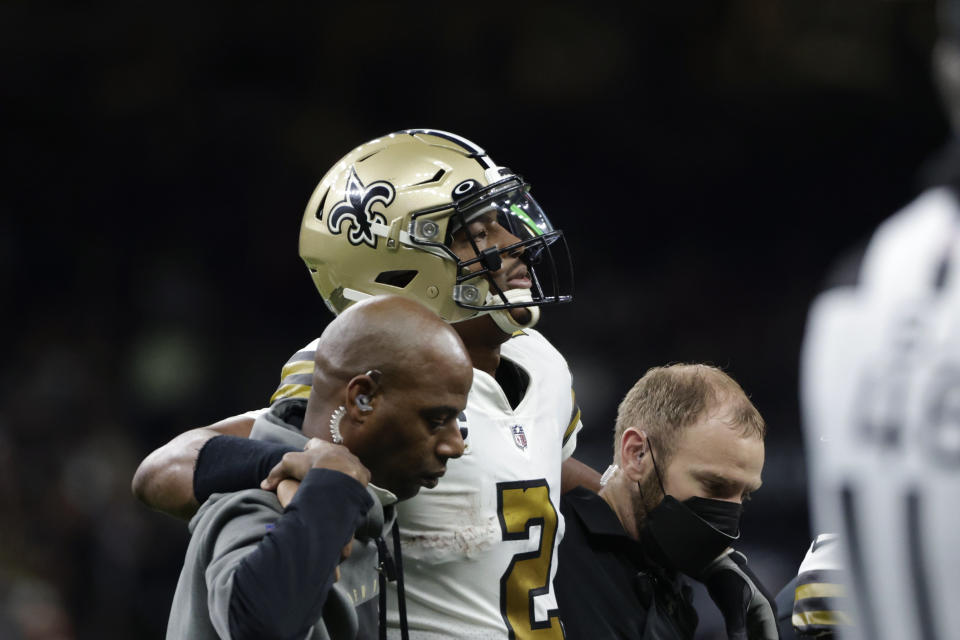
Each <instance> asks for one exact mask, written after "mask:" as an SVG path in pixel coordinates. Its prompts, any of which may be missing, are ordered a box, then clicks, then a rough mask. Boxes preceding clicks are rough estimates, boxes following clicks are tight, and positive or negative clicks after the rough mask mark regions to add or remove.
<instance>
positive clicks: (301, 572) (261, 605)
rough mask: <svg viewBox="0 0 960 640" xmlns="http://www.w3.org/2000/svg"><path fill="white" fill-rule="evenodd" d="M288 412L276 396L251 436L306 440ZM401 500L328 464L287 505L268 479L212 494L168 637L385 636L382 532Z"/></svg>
mask: <svg viewBox="0 0 960 640" xmlns="http://www.w3.org/2000/svg"><path fill="white" fill-rule="evenodd" d="M298 409H302V407H299V408H298ZM289 413H290V407H289V406H287V407H284V408H282V409H280V410H278V406H275V407H274V408H273V409H272V410H271V411H269V412H267V413H265V414H263V415H262V416H260V417H259V418H257V420H256V422H255V423H254V427H253V431H252V433H251V434H250V437H251V438H255V439H259V440H267V441H271V442H275V443H280V444H286V445H291V446H293V447H296V448H297V449H302V448H303V446H304V445H305V444H306V442H307V438H306V437H305V436H304V435H303V434H302V433H300V431H299V430H298V429H297V428H296V427H295V426H293V425H291V424H289V423H287V422H284V420H283V419H282V418H281V416H287V415H289ZM301 415H302V414H301ZM298 417H299V416H298ZM394 502H396V498H395V497H393V496H392V494H390V493H389V492H386V491H382V490H379V489H378V488H376V487H373V486H372V485H371V486H370V487H368V488H367V489H364V488H363V487H362V485H360V483H358V482H357V481H356V480H354V479H352V478H350V477H349V476H347V475H345V474H342V473H339V472H336V471H331V470H328V469H313V470H311V471H310V472H309V473H308V474H307V477H306V478H304V481H303V482H302V483H301V485H300V488H299V490H298V491H297V494H296V496H295V497H294V498H293V500H292V501H291V502H290V504H289V505H288V506H287V509H286V510H284V509H283V507H281V506H280V502H279V501H278V500H277V496H276V495H275V494H274V493H271V492H268V491H263V490H260V489H249V490H246V491H239V492H236V493H226V494H224V493H220V494H214V495H212V496H211V497H210V499H208V500H207V501H206V502H205V503H204V504H203V506H201V508H200V510H199V511H198V512H197V514H196V515H195V516H194V517H193V519H192V520H191V521H190V532H191V534H192V537H191V539H190V545H189V547H188V549H187V554H186V559H185V560H184V566H183V570H182V572H181V574H180V580H179V582H178V584H177V590H176V593H175V595H174V599H173V606H172V608H171V611H170V619H169V623H168V626H167V639H168V640H187V639H190V640H207V639H210V640H214V639H217V638H221V639H228V638H229V639H230V640H243V639H245V638H297V639H298V640H301V639H308V640H326V639H328V638H329V639H330V640H340V639H348V640H354V639H355V638H373V637H376V634H377V629H378V606H377V602H378V598H377V596H378V594H379V582H378V572H377V565H378V555H377V544H376V538H377V537H380V538H381V541H382V538H384V537H386V536H387V534H388V533H389V529H390V526H391V525H392V523H393V520H394V518H395V513H394V511H395V509H394V507H393V506H392V505H393V503H394ZM385 515H386V517H385ZM354 532H355V535H354ZM352 535H354V537H353V543H352V549H351V554H350V557H349V558H347V559H346V560H345V561H344V562H343V563H341V564H340V565H339V566H340V579H339V580H338V581H337V582H333V580H334V570H335V568H336V566H337V564H338V563H339V560H340V551H341V549H342V548H343V546H344V544H346V542H347V541H348V540H349V539H350V538H351V536H352ZM384 548H385V547H384Z"/></svg>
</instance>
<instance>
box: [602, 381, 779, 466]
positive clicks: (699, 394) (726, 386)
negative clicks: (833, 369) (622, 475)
mask: <svg viewBox="0 0 960 640" xmlns="http://www.w3.org/2000/svg"><path fill="white" fill-rule="evenodd" d="M712 409H722V410H723V411H724V413H725V414H726V416H725V417H726V422H727V423H728V424H729V425H730V426H731V427H732V428H736V429H739V430H740V433H741V434H742V435H743V436H744V437H751V436H752V437H755V438H759V439H760V440H763V439H764V438H765V437H766V434H767V427H766V424H765V423H764V421H763V417H761V415H760V412H759V411H757V408H756V407H754V406H753V403H752V402H750V399H749V398H748V397H747V394H745V393H744V392H743V389H742V388H741V387H740V385H739V384H737V381H736V380H734V379H733V378H731V377H730V376H728V375H727V374H726V373H724V372H723V371H721V370H720V369H718V368H717V367H713V366H710V365H706V364H672V365H667V366H665V367H653V368H651V369H648V370H647V372H646V373H645V374H643V377H642V378H640V379H639V380H638V381H637V383H636V384H635V385H633V388H632V389H630V391H628V392H627V395H626V396H624V398H623V401H622V402H621V403H620V407H619V408H618V409H617V426H616V431H615V434H616V435H615V436H614V441H613V449H614V452H615V455H616V456H617V458H619V455H620V441H621V439H622V438H623V432H624V430H626V429H627V428H629V427H636V428H638V429H642V430H643V431H645V432H646V434H647V436H648V437H650V438H651V439H652V440H653V443H654V447H655V452H656V453H655V455H657V456H658V457H659V459H660V460H658V464H662V465H664V466H666V465H667V464H668V463H669V461H670V459H671V458H672V457H673V454H674V452H675V451H676V447H677V442H678V441H679V439H680V434H681V433H682V431H683V429H685V428H686V427H689V426H690V425H692V424H694V423H695V422H696V421H697V420H698V419H699V418H700V417H701V416H702V415H703V414H704V413H705V412H707V411H709V410H712ZM661 460H662V462H661Z"/></svg>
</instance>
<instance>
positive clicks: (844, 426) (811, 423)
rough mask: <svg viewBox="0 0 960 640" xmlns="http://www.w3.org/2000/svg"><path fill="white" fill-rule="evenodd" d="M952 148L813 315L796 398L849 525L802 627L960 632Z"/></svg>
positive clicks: (947, 75) (874, 638) (900, 635)
mask: <svg viewBox="0 0 960 640" xmlns="http://www.w3.org/2000/svg"><path fill="white" fill-rule="evenodd" d="M940 10H941V16H940V17H941V27H942V28H943V37H942V38H941V39H940V41H939V42H938V44H937V46H936V49H935V52H934V54H935V55H934V62H935V69H936V71H937V73H938V80H939V81H940V83H941V85H942V86H941V89H943V90H944V95H945V97H946V102H947V106H948V108H949V111H950V114H949V115H950V116H951V120H952V121H953V127H954V131H955V132H957V131H960V2H956V1H950V2H943V3H941V6H940ZM957 158H960V154H958V153H957V142H956V139H954V141H953V143H952V148H950V149H949V150H948V152H947V153H946V154H944V157H943V161H942V162H941V163H940V166H939V171H938V173H939V175H935V176H933V178H934V184H933V185H932V186H931V187H930V188H928V189H927V190H926V191H925V192H923V193H922V194H921V195H920V196H919V197H918V198H917V199H916V200H914V201H913V202H912V203H911V204H909V205H908V206H907V207H906V208H904V209H903V210H901V211H900V212H898V213H897V214H895V215H894V216H893V217H891V218H890V219H888V220H887V221H885V222H884V223H883V224H881V225H880V227H879V228H878V229H877V230H876V231H875V232H874V234H873V236H872V237H871V238H870V241H869V244H868V245H867V247H866V250H865V252H863V254H862V256H859V260H858V262H859V265H858V268H856V269H855V270H851V273H850V275H851V276H852V277H848V278H846V279H845V281H842V282H837V283H836V286H834V287H832V288H830V289H829V290H827V291H825V292H824V293H822V294H821V295H820V296H819V297H818V298H817V299H816V300H815V302H814V304H813V306H812V307H811V309H810V315H809V319H808V324H807V330H806V336H805V338H804V346H803V358H802V371H801V374H802V375H801V391H802V394H801V396H802V401H803V408H804V432H805V437H806V441H807V451H808V452H809V469H810V474H809V475H810V479H811V499H812V502H813V516H814V524H815V526H816V529H817V531H822V532H830V533H837V534H839V535H838V536H836V538H835V539H830V545H829V546H826V545H823V544H820V545H819V546H821V547H825V549H824V553H825V554H830V553H832V554H835V557H836V558H837V559H838V560H839V561H838V562H831V563H830V564H829V565H826V563H820V565H819V566H818V567H817V568H821V567H823V566H830V567H831V568H832V569H834V570H831V571H822V570H821V571H819V572H818V574H819V575H817V579H816V580H815V581H814V583H813V584H806V585H801V587H802V588H797V589H796V599H795V606H794V616H793V626H794V627H795V628H796V629H797V631H798V632H800V633H801V634H802V635H804V636H807V635H810V636H818V637H833V636H832V634H833V632H834V631H835V630H838V629H839V630H841V631H842V637H844V638H864V639H866V638H869V639H870V640H886V639H894V638H896V639H898V640H903V639H914V638H915V639H918V640H933V639H935V638H953V637H956V636H957V633H958V631H957V630H958V629H960V608H958V607H957V606H956V600H957V595H958V593H960V592H958V588H957V584H958V583H957V572H958V570H960V545H958V537H957V531H958V530H960V514H958V511H957V508H956V505H957V503H958V501H960V198H958V194H960V163H958V161H957ZM823 540H824V537H823V536H821V538H818V540H817V543H815V544H814V546H813V547H812V548H811V554H810V555H808V558H810V557H811V555H814V556H815V555H816V554H815V553H814V551H815V550H817V548H818V543H821V542H822V541H823ZM831 548H832V550H831ZM828 559H829V558H828ZM806 563H807V561H805V564H806ZM835 568H842V569H843V570H844V572H843V573H841V572H839V571H837V570H835ZM801 569H802V568H801ZM803 577H804V576H803V573H802V572H801V575H800V579H801V581H802V579H803Z"/></svg>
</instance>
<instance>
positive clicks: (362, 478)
mask: <svg viewBox="0 0 960 640" xmlns="http://www.w3.org/2000/svg"><path fill="white" fill-rule="evenodd" d="M311 469H332V470H333V471H339V472H340V473H344V474H346V475H348V476H350V477H351V478H353V479H354V480H356V481H357V482H359V483H360V484H362V485H363V486H367V483H369V482H370V471H369V470H368V469H367V468H366V467H365V466H363V463H362V462H360V459H359V458H357V457H356V456H355V455H353V454H352V453H350V450H349V449H347V448H346V447H345V446H343V445H340V444H333V443H332V442H327V441H326V440H321V439H319V438H311V439H310V441H309V442H307V444H306V447H305V448H304V450H303V451H296V452H291V453H287V454H284V456H283V458H282V459H281V460H280V462H278V463H277V464H276V465H275V466H274V467H273V469H271V470H270V473H269V474H268V475H267V477H266V478H264V480H263V482H261V483H260V488H261V489H266V490H267V491H274V490H277V489H278V487H279V486H280V483H281V481H282V480H284V479H291V480H294V481H297V482H298V483H299V482H300V481H301V480H303V479H304V478H305V477H306V476H307V473H309V472H310V470H311ZM281 502H282V500H281Z"/></svg>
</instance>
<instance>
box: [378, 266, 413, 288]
mask: <svg viewBox="0 0 960 640" xmlns="http://www.w3.org/2000/svg"><path fill="white" fill-rule="evenodd" d="M418 273H419V271H413V270H401V271H381V272H380V274H379V275H378V276H377V277H376V282H378V283H380V284H386V285H390V286H391V287H397V288H399V289H403V288H404V287H406V286H407V285H408V284H410V281H411V280H413V279H414V278H416V277H417V274H418Z"/></svg>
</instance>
